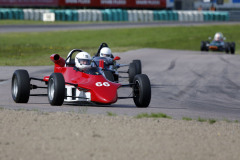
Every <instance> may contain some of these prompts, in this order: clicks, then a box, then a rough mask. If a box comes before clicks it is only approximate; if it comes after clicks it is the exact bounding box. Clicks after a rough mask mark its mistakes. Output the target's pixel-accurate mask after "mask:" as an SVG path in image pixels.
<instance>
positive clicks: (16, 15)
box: [0, 8, 229, 22]
mask: <svg viewBox="0 0 240 160" xmlns="http://www.w3.org/2000/svg"><path fill="white" fill-rule="evenodd" d="M44 13H54V14H55V20H56V21H82V22H98V21H129V22H152V21H180V22H188V21H189V22H203V21H228V20H229V12H227V11H175V10H126V9H15V8H0V20H2V19H21V20H34V21H42V20H43V14H44Z"/></svg>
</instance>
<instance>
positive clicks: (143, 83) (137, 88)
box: [133, 74, 151, 108]
mask: <svg viewBox="0 0 240 160" xmlns="http://www.w3.org/2000/svg"><path fill="white" fill-rule="evenodd" d="M133 82H134V85H133V100H134V103H135V105H136V106H137V107H141V108H146V107H148V106H149V104H150V101H151V84H150V80H149V78H148V76H147V75H145V74H138V75H136V76H135V77H134V80H133Z"/></svg>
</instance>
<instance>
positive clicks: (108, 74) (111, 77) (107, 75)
mask: <svg viewBox="0 0 240 160" xmlns="http://www.w3.org/2000/svg"><path fill="white" fill-rule="evenodd" d="M104 75H105V77H106V78H107V80H109V81H111V82H114V76H113V73H112V72H111V71H104Z"/></svg>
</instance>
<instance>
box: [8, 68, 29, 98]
mask: <svg viewBox="0 0 240 160" xmlns="http://www.w3.org/2000/svg"><path fill="white" fill-rule="evenodd" d="M29 96H30V79H29V74H28V72H27V71H26V70H16V71H15V72H14V73H13V76H12V98H13V100H14V101H15V102H16V103H27V102H28V100H29Z"/></svg>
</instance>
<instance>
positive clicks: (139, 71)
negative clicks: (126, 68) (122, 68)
mask: <svg viewBox="0 0 240 160" xmlns="http://www.w3.org/2000/svg"><path fill="white" fill-rule="evenodd" d="M132 63H135V65H136V69H137V74H142V63H141V61H140V60H139V59H136V60H133V62H132Z"/></svg>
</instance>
